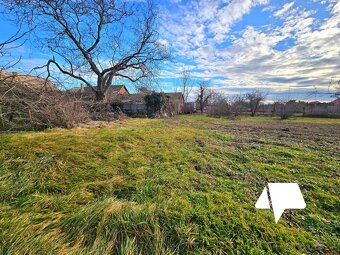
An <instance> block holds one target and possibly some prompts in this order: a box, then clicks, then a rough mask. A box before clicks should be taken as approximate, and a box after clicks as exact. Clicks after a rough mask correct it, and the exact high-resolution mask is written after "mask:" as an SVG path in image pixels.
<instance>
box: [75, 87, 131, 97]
mask: <svg viewBox="0 0 340 255" xmlns="http://www.w3.org/2000/svg"><path fill="white" fill-rule="evenodd" d="M93 88H94V89H95V90H96V89H97V86H93ZM123 88H125V89H126V91H127V93H128V94H130V93H129V90H128V89H127V88H126V86H125V85H111V86H110V87H109V88H108V89H107V90H106V94H113V95H118V94H119V92H120V91H121V89H123ZM70 91H73V92H79V93H82V94H84V95H86V96H93V90H92V88H91V87H89V86H85V87H75V88H71V89H70Z"/></svg>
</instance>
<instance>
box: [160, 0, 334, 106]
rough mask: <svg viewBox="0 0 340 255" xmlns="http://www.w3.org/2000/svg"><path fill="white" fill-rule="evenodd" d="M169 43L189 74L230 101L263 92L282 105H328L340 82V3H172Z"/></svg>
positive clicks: (168, 74)
mask: <svg viewBox="0 0 340 255" xmlns="http://www.w3.org/2000/svg"><path fill="white" fill-rule="evenodd" d="M163 7H164V13H165V17H164V21H163V24H164V26H163V31H162V33H163V35H164V39H165V40H167V42H168V44H169V45H170V47H171V48H173V49H174V50H175V52H176V60H177V61H176V62H175V63H173V64H169V67H168V68H167V70H166V71H165V72H164V73H163V77H164V80H163V82H164V84H165V85H168V86H169V87H170V86H171V84H173V83H174V82H175V81H174V79H171V78H172V77H176V75H178V73H179V72H180V70H181V69H183V68H187V69H190V70H192V72H193V75H194V76H195V77H197V78H199V79H208V80H210V83H211V85H212V86H213V87H215V88H217V89H219V90H221V91H223V92H225V93H227V94H235V93H236V94H237V93H240V92H244V91H249V90H254V89H262V90H265V91H267V92H269V93H270V94H271V95H270V97H271V99H273V100H274V99H276V98H279V97H286V98H290V97H291V98H300V99H305V100H314V99H315V97H317V98H318V99H320V97H321V99H324V100H327V97H328V96H327V95H326V96H320V95H318V96H316V95H314V94H315V93H313V92H314V91H316V90H317V91H320V92H321V91H323V92H327V91H328V87H329V82H330V79H331V78H332V77H333V79H335V78H336V77H339V76H340V1H336V0H301V1H298V0H297V1H274V0H237V1H230V0H229V1H228V0H213V1H209V0H199V1H184V0H182V1H181V0H172V1H170V2H167V3H164V6H163Z"/></svg>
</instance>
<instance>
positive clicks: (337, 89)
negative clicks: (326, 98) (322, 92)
mask: <svg viewBox="0 0 340 255" xmlns="http://www.w3.org/2000/svg"><path fill="white" fill-rule="evenodd" d="M330 88H333V90H334V91H332V92H330V94H331V96H332V97H336V98H337V99H340V78H338V79H335V80H333V79H331V81H330V82H329V87H328V91H330Z"/></svg>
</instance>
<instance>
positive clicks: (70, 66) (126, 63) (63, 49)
mask: <svg viewBox="0 0 340 255" xmlns="http://www.w3.org/2000/svg"><path fill="white" fill-rule="evenodd" d="M1 4H2V5H4V6H5V8H6V10H9V11H11V12H13V13H15V14H16V16H18V17H23V18H24V19H25V21H26V22H27V24H30V25H32V26H35V27H37V28H39V32H43V33H37V39H38V40H37V42H38V43H39V42H40V43H43V44H42V45H41V46H42V47H43V49H45V50H48V51H50V52H52V53H53V56H52V58H51V59H50V60H48V62H47V64H46V65H44V66H41V67H39V68H43V67H46V68H47V72H48V78H49V77H50V76H51V75H52V71H54V70H53V69H52V67H55V69H57V70H58V71H59V72H61V73H62V74H64V75H66V76H69V77H72V78H73V79H76V80H78V81H81V82H82V83H84V84H85V85H86V86H88V87H90V88H91V89H92V91H93V92H94V94H95V98H96V99H97V100H103V99H104V97H105V92H106V90H107V89H108V87H109V86H110V85H111V83H112V80H113V78H115V77H116V78H124V79H128V80H129V81H131V82H136V81H139V80H141V79H143V78H147V77H151V76H152V75H154V74H155V70H156V69H157V65H158V63H159V62H161V61H162V60H164V59H166V58H168V56H169V55H168V51H167V49H166V47H165V46H164V45H163V44H161V43H160V40H159V38H158V33H157V25H158V24H157V20H158V15H157V10H156V8H155V7H154V5H153V4H152V3H151V2H145V1H135V2H133V1H129V0H122V1H118V0H87V1H73V0H54V1H50V0H17V1H1ZM94 79H95V80H96V82H92V81H93V80H94Z"/></svg>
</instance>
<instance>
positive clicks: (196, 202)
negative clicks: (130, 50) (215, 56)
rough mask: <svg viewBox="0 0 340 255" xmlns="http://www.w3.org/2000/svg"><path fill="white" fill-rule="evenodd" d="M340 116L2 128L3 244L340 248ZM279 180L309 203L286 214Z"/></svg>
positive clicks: (61, 249) (47, 250) (100, 250)
mask: <svg viewBox="0 0 340 255" xmlns="http://www.w3.org/2000/svg"><path fill="white" fill-rule="evenodd" d="M339 176H340V120H330V119H304V118H299V119H294V120H287V121H280V120H277V119H273V118H243V119H241V120H226V119H215V118H209V117H205V116H200V115H193V116H177V117H176V118H173V119H129V120H126V121H122V122H116V123H113V124H108V125H102V126H92V127H91V126H87V127H86V126H85V127H81V128H74V129H71V130H62V129H52V130H48V131H45V132H22V133H20V132H19V133H9V134H0V254H339V253H340V236H339V235H340V224H339V220H340V198H339V194H340V192H339V191H340V190H339V187H340V178H339ZM267 182H296V183H298V184H299V185H300V187H301V190H302V193H303V195H304V198H305V200H306V204H307V208H306V209H304V210H287V211H285V213H284V214H283V216H282V218H281V219H280V221H279V222H278V224H275V221H274V216H273V212H272V211H271V210H257V209H255V202H256V200H257V197H258V196H259V195H260V193H261V192H262V190H263V188H264V187H265V185H266V183H267Z"/></svg>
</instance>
